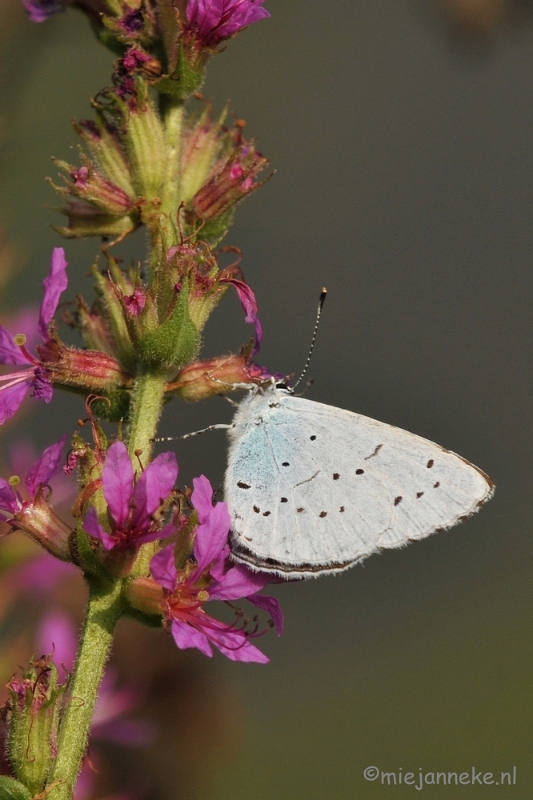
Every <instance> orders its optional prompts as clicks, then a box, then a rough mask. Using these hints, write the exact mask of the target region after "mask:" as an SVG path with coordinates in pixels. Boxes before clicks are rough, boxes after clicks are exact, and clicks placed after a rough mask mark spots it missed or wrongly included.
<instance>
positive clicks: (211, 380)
mask: <svg viewBox="0 0 533 800" xmlns="http://www.w3.org/2000/svg"><path fill="white" fill-rule="evenodd" d="M263 380H265V373H264V370H263V369H262V368H261V367H258V366H257V365H256V364H253V363H252V362H249V361H248V359H247V357H246V354H245V353H240V354H239V355H233V354H232V355H229V356H219V357H218V358H210V359H208V360H207V361H196V362H195V363H194V364H189V365H188V366H187V367H185V368H184V369H182V370H181V372H180V373H179V375H178V376H177V378H176V380H175V381H173V383H170V384H168V385H167V391H169V392H172V393H173V394H177V395H178V396H179V397H181V398H182V399H183V400H187V401H189V402H196V401H198V400H205V398H206V397H212V396H213V395H215V394H227V393H228V392H231V391H233V390H234V389H235V388H236V386H235V385H236V384H237V385H238V384H243V383H260V382H261V381H263ZM237 388H238V386H237Z"/></svg>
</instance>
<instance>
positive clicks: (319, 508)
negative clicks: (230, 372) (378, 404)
mask: <svg viewBox="0 0 533 800" xmlns="http://www.w3.org/2000/svg"><path fill="white" fill-rule="evenodd" d="M229 436H230V452H229V461H228V469H227V472H226V479H225V498H226V502H227V503H228V506H229V509H230V514H231V518H232V532H231V549H232V555H233V558H234V559H235V560H236V561H238V562H240V563H243V564H246V565H247V566H248V567H250V568H251V569H255V570H261V571H266V572H272V573H275V574H278V575H281V576H283V577H285V578H309V577H313V576H316V575H319V574H328V573H330V574H331V573H336V572H341V571H343V570H345V569H347V568H348V567H350V566H352V565H353V564H356V563H358V562H359V561H362V560H363V559H364V558H366V557H367V556H368V555H370V554H371V553H373V552H376V551H378V550H380V549H384V548H393V547H401V546H402V545H405V544H407V543H408V542H409V541H413V540H416V539H422V538H424V537H425V536H428V535H429V534H430V533H434V532H435V531H437V530H440V529H443V528H448V527H450V526H452V525H455V524H456V523H457V522H460V521H461V520H462V519H464V518H465V517H466V516H468V515H470V514H472V513H474V512H475V511H476V510H477V509H478V508H479V507H480V506H481V505H482V504H483V503H484V502H485V501H486V500H488V499H489V497H490V496H491V495H492V493H493V491H494V486H493V484H492V482H491V481H490V478H488V477H487V476H486V475H485V473H483V472H482V471H481V470H480V469H478V468H477V467H475V466H474V465H472V464H470V462H468V461H466V460H465V459H463V458H461V456H458V455H456V454H455V453H452V452H451V451H449V450H445V449H444V448H442V447H440V446H439V445H437V444H434V443H433V442H430V441H428V440H427V439H423V438H422V437H420V436H416V435H415V434H412V433H408V432H407V431H404V430H401V429H400V428H395V427H393V426H392V425H387V424H385V423H383V422H378V421H377V420H373V419H370V418H368V417H364V416H362V415H359V414H354V413H353V412H351V411H346V410H343V409H340V408H335V407H334V406H328V405H324V404H323V403H317V402H315V401H313V400H308V399H307V398H303V397H296V396H294V395H293V394H292V393H291V392H290V391H289V390H287V389H284V388H280V387H277V386H275V385H271V386H269V387H267V388H266V389H260V390H257V391H255V392H251V393H250V394H249V395H248V396H247V397H246V398H245V399H244V400H243V401H242V402H241V403H240V405H239V408H238V410H237V413H236V415H235V419H234V423H233V426H232V427H231V429H230V431H229Z"/></svg>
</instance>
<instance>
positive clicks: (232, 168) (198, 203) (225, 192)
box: [191, 144, 268, 221]
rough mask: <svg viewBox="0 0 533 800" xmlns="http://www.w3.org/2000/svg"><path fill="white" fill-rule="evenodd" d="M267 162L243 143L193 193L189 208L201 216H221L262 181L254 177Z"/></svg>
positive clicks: (209, 217) (251, 146)
mask: <svg viewBox="0 0 533 800" xmlns="http://www.w3.org/2000/svg"><path fill="white" fill-rule="evenodd" d="M267 164H268V160H267V159H266V158H265V157H264V156H263V155H261V153H259V152H258V151H257V150H256V149H255V145H253V144H243V145H242V146H240V147H239V148H238V149H237V150H236V151H235V152H234V153H233V154H232V155H231V157H230V158H229V159H228V160H227V161H226V162H225V163H223V164H221V165H219V167H218V171H217V172H216V173H215V175H214V176H213V177H212V178H211V179H210V180H209V181H208V183H206V184H205V185H204V186H202V188H201V189H200V190H199V191H198V192H197V193H196V194H195V196H194V197H193V199H192V202H191V208H192V211H193V212H194V214H195V215H196V216H198V217H199V218H200V219H202V220H206V221H210V220H213V219H215V218H217V217H221V216H222V215H223V214H224V213H225V212H226V211H228V210H229V209H230V208H232V207H233V206H234V205H235V204H236V203H238V202H240V201H241V200H242V199H243V198H244V197H246V195H248V194H250V193H251V192H254V191H255V190H256V189H258V188H259V187H260V186H262V185H263V183H264V181H262V182H260V183H256V182H255V180H254V179H255V177H256V175H258V174H259V173H260V172H261V170H262V169H263V168H264V167H265V166H266V165H267Z"/></svg>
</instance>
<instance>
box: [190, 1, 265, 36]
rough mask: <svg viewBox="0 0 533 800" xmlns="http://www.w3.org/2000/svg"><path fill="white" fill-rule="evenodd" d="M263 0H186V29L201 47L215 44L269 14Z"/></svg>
mask: <svg viewBox="0 0 533 800" xmlns="http://www.w3.org/2000/svg"><path fill="white" fill-rule="evenodd" d="M263 2H264V0H189V2H188V3H187V23H186V24H185V26H184V28H185V31H187V32H189V33H192V34H193V35H194V36H195V38H196V39H197V40H198V41H199V42H200V43H201V44H202V45H203V46H204V47H216V46H217V45H218V44H220V42H222V41H223V40H224V39H230V38H231V37H232V36H235V34H236V33H238V32H239V31H241V30H242V29H243V28H246V27H248V25H252V23H254V22H259V20H261V19H265V18H266V17H269V16H270V14H269V13H268V11H267V10H266V9H265V8H263V7H262V6H263Z"/></svg>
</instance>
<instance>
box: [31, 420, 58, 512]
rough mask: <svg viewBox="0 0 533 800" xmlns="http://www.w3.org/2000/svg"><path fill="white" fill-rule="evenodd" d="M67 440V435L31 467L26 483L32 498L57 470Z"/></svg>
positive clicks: (48, 448)
mask: <svg viewBox="0 0 533 800" xmlns="http://www.w3.org/2000/svg"><path fill="white" fill-rule="evenodd" d="M66 440H67V434H66V433H65V434H64V435H63V436H62V437H61V439H60V440H59V441H58V442H56V443H55V444H51V445H50V447H47V448H46V450H45V451H44V453H43V454H42V456H41V457H40V458H39V459H37V461H36V462H35V464H34V465H33V466H32V467H30V469H29V470H28V473H27V475H26V479H25V483H26V488H27V490H28V493H29V495H30V497H35V496H36V494H37V492H38V491H39V489H40V488H41V486H46V485H47V484H48V481H49V480H50V478H51V477H52V475H53V474H54V472H55V471H56V470H57V467H58V465H59V461H60V459H61V454H62V452H63V448H64V446H65V442H66Z"/></svg>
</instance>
